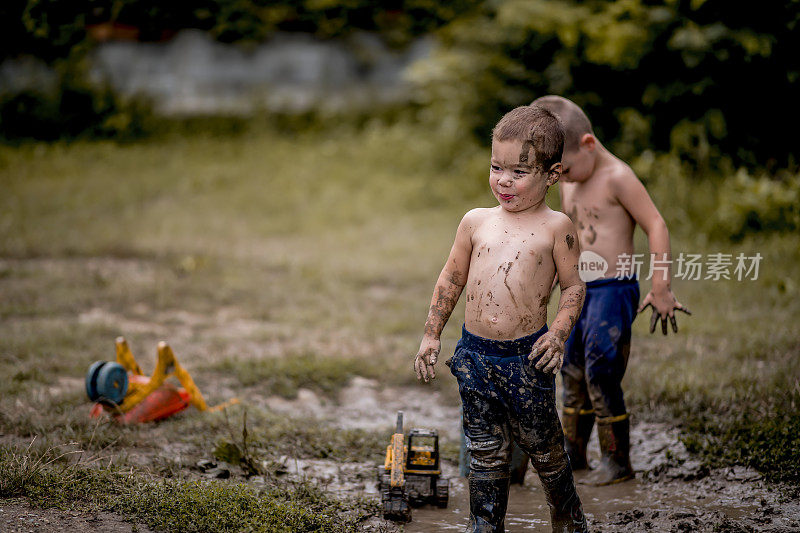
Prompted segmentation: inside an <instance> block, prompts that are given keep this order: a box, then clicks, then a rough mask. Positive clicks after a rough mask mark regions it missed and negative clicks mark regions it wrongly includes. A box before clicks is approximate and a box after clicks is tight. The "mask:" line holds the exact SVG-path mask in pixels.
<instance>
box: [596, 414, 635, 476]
mask: <svg viewBox="0 0 800 533" xmlns="http://www.w3.org/2000/svg"><path fill="white" fill-rule="evenodd" d="M597 436H598V437H599V438H600V465H599V466H598V467H597V468H596V469H595V470H594V472H592V473H591V474H589V475H588V476H587V477H586V480H585V482H586V483H587V484H589V485H596V486H603V485H611V484H612V483H620V482H622V481H626V480H628V479H633V476H634V474H633V468H632V467H631V459H630V450H631V438H630V419H629V418H628V414H627V413H626V414H623V415H619V416H610V417H606V418H598V419H597Z"/></svg>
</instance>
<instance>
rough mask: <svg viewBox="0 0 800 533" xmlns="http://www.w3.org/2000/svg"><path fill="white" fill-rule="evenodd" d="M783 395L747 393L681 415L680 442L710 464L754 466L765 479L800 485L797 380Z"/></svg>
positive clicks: (772, 392) (799, 417)
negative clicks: (681, 429)
mask: <svg viewBox="0 0 800 533" xmlns="http://www.w3.org/2000/svg"><path fill="white" fill-rule="evenodd" d="M795 383H796V385H795V389H794V390H792V391H791V392H789V393H788V394H780V393H779V394H776V393H775V391H774V390H772V391H770V390H767V391H764V390H751V391H748V392H747V393H746V394H744V395H742V396H741V397H738V398H735V399H734V400H733V401H719V400H717V401H716V402H714V404H713V405H710V406H708V407H707V408H706V410H705V411H701V412H700V413H699V414H698V413H696V412H694V413H691V414H690V416H688V417H687V421H688V422H687V424H686V426H685V427H684V434H683V436H682V440H683V442H684V444H686V448H687V449H688V450H689V451H690V452H692V453H696V454H699V455H701V456H702V457H703V458H704V460H705V461H706V463H707V464H709V465H710V466H725V465H730V464H739V465H744V466H749V467H752V468H755V469H756V470H758V471H760V472H762V473H763V474H764V475H765V477H766V478H767V479H768V480H770V481H784V482H791V483H800V381H796V382H795Z"/></svg>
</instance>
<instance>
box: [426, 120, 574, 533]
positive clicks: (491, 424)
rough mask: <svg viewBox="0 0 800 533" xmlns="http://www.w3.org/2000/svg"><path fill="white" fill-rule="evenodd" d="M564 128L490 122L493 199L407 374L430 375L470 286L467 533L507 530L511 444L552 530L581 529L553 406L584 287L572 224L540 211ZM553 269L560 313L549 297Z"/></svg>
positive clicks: (454, 361)
mask: <svg viewBox="0 0 800 533" xmlns="http://www.w3.org/2000/svg"><path fill="white" fill-rule="evenodd" d="M563 145H564V131H563V128H562V126H561V123H560V122H559V120H558V118H557V117H556V116H555V115H554V114H553V113H551V112H549V111H547V110H546V109H544V108H543V107H540V106H524V107H519V108H516V109H514V110H513V111H511V112H509V113H508V114H506V115H505V116H504V117H503V118H502V119H501V120H500V122H499V123H498V124H497V126H495V128H494V131H493V138H492V159H491V164H490V172H489V185H490V187H491V190H492V193H493V194H494V196H495V198H497V200H498V202H499V204H500V205H499V206H497V207H494V208H485V209H483V208H479V209H473V210H472V211H469V212H468V213H467V214H466V215H465V216H464V218H463V220H462V221H461V223H460V224H459V227H458V230H457V232H456V237H455V242H454V243H453V247H452V249H451V251H450V255H449V257H448V259H447V262H446V263H445V266H444V268H443V269H442V272H441V274H440V275H439V279H438V281H437V283H436V287H435V288H434V292H433V297H432V299H431V306H430V311H429V313H428V319H427V321H426V324H425V333H424V336H423V338H422V342H421V343H420V348H419V352H418V353H417V355H416V357H415V359H414V369H415V371H416V373H417V377H418V378H419V379H420V380H424V381H426V382H427V381H428V380H429V379H432V378H434V377H435V370H434V365H435V364H436V361H437V358H438V356H439V352H440V350H441V341H440V335H441V332H442V329H443V328H444V325H445V323H446V322H447V320H448V318H449V317H450V314H451V313H452V311H453V308H454V307H455V304H456V302H457V301H458V299H459V297H460V296H461V293H462V291H464V290H465V291H466V316H465V324H464V327H463V332H462V337H461V340H460V341H459V342H458V345H457V346H456V350H455V354H454V355H453V357H452V358H451V359H450V360H448V361H447V365H448V366H449V367H450V371H451V372H452V373H453V375H454V376H455V377H456V379H457V381H458V387H459V393H460V395H461V401H462V405H463V430H464V436H465V440H466V445H467V448H468V450H469V451H470V457H471V459H470V474H469V495H470V517H469V524H468V526H467V531H497V532H502V531H504V530H505V528H504V520H505V514H506V507H507V504H508V491H509V479H510V474H509V464H510V459H511V449H510V446H511V443H512V441H515V442H516V443H517V444H518V445H519V446H520V448H521V449H522V450H524V451H525V452H526V453H527V454H528V455H529V456H530V458H531V461H532V463H533V465H534V467H535V469H536V471H537V473H538V474H539V478H540V480H541V483H542V488H543V490H544V493H545V495H546V498H547V502H548V505H549V507H550V516H551V523H552V526H553V530H554V531H570V532H573V531H586V527H587V526H586V519H585V517H584V515H583V510H582V506H581V502H580V499H579V497H578V494H577V492H576V491H575V485H574V482H573V478H572V470H571V468H570V465H569V460H568V457H567V454H566V452H565V450H564V436H563V433H562V430H561V424H560V422H559V419H558V415H557V413H556V406H555V376H554V374H555V373H556V372H558V370H559V369H560V367H561V363H562V359H563V354H564V343H565V341H566V340H567V338H568V337H569V333H570V331H571V330H572V327H573V326H574V324H575V321H576V320H577V318H578V315H579V314H580V310H581V306H582V303H583V299H584V294H585V286H584V284H583V282H582V281H581V279H580V276H579V272H578V257H579V254H580V246H579V244H578V237H577V234H576V232H575V227H574V226H573V224H572V222H571V221H570V219H569V218H568V217H567V216H565V215H564V214H563V213H559V212H556V211H553V210H551V209H550V208H548V207H547V205H546V204H545V201H544V200H545V194H546V193H547V189H548V187H550V186H551V185H553V184H555V183H556V182H557V181H558V179H559V177H560V174H561V155H562V150H563ZM556 274H558V278H559V282H560V285H561V297H560V300H559V306H558V312H557V314H556V317H555V319H554V320H553V322H552V324H551V327H550V329H549V330H548V328H547V324H546V322H547V302H548V299H549V297H550V290H551V286H552V283H553V279H554V278H555V276H556Z"/></svg>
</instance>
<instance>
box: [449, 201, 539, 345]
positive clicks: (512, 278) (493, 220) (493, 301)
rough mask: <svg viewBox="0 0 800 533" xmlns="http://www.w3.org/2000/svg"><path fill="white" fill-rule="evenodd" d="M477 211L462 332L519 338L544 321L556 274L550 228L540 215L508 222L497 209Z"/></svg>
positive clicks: (532, 330)
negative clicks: (465, 330) (464, 330)
mask: <svg viewBox="0 0 800 533" xmlns="http://www.w3.org/2000/svg"><path fill="white" fill-rule="evenodd" d="M482 211H483V212H482V213H481V214H482V216H481V219H480V222H479V225H478V226H477V227H476V228H475V232H474V234H473V236H472V255H471V257H470V263H469V277H468V279H467V285H466V287H465V289H464V297H465V302H466V309H465V319H466V320H465V321H466V326H467V330H469V331H470V332H472V333H474V334H476V335H479V336H483V337H488V338H492V339H500V338H503V339H515V338H519V337H523V336H525V335H528V334H530V333H532V332H534V331H537V330H538V329H539V328H541V327H542V326H543V325H544V323H545V322H546V320H547V302H548V296H549V295H550V285H551V284H552V282H553V277H554V276H555V264H554V262H553V235H552V230H551V229H549V228H548V227H547V225H546V223H545V222H546V215H544V214H543V215H541V216H539V217H535V218H534V217H517V218H512V217H511V216H509V215H508V214H507V213H505V212H503V211H502V210H501V209H499V208H494V209H485V210H482Z"/></svg>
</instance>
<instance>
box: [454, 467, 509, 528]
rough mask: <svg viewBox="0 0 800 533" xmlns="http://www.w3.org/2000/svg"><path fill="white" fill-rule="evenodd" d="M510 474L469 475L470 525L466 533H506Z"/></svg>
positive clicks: (475, 473) (485, 473)
mask: <svg viewBox="0 0 800 533" xmlns="http://www.w3.org/2000/svg"><path fill="white" fill-rule="evenodd" d="M509 480H510V478H509V474H508V472H475V471H474V470H473V471H472V472H470V474H469V524H467V529H465V530H464V533H505V530H506V528H505V519H506V508H507V507H508V487H509Z"/></svg>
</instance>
